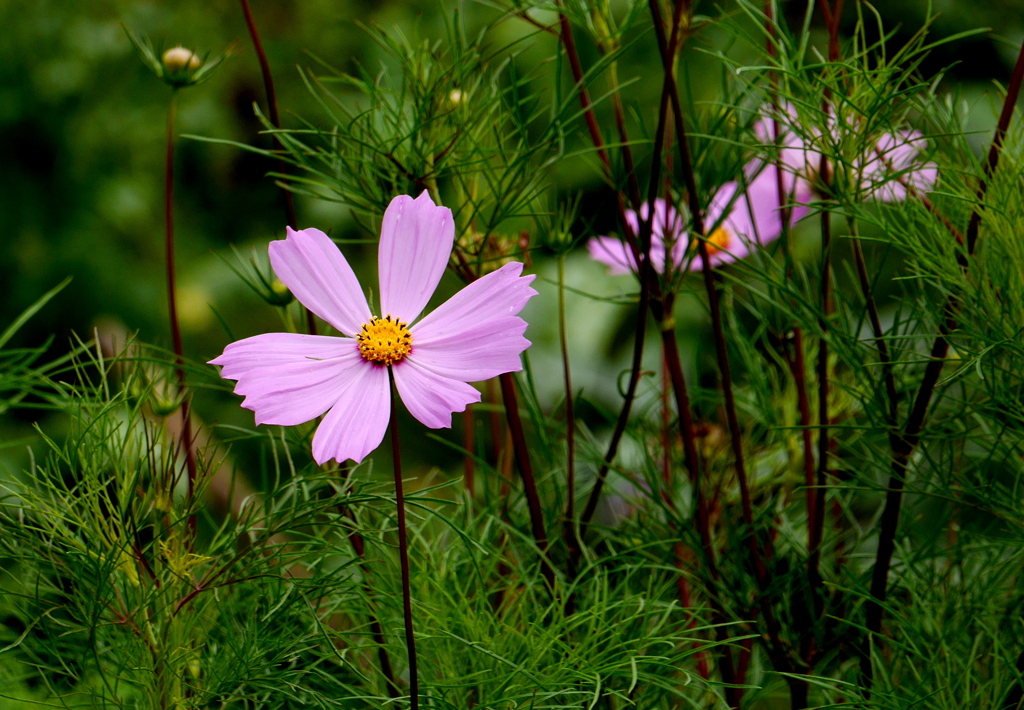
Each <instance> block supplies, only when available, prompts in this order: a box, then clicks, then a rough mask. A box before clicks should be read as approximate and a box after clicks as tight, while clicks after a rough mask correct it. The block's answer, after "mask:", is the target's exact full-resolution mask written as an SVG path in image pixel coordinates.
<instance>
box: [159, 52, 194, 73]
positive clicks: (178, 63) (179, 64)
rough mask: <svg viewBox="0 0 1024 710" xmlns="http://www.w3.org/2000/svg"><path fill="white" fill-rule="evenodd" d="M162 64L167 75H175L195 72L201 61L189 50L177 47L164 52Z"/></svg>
mask: <svg viewBox="0 0 1024 710" xmlns="http://www.w3.org/2000/svg"><path fill="white" fill-rule="evenodd" d="M163 63H164V69H166V70H167V73H168V74H171V75H175V74H182V73H185V72H190V71H195V70H196V69H198V68H199V66H200V65H201V64H202V63H203V61H202V60H201V59H200V58H199V57H197V56H196V55H195V53H194V52H192V50H191V49H185V48H184V47H180V46H179V47H172V48H171V49H168V50H167V51H166V52H164V56H163Z"/></svg>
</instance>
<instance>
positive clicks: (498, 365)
mask: <svg viewBox="0 0 1024 710" xmlns="http://www.w3.org/2000/svg"><path fill="white" fill-rule="evenodd" d="M525 331H526V321H524V320H523V319H522V318H519V317H518V316H503V317H501V318H496V319H494V320H489V321H483V322H482V323H470V324H468V327H466V329H465V330H463V331H462V332H461V333H458V334H455V335H452V336H450V337H448V338H443V339H440V340H435V341H433V342H430V343H428V344H419V343H415V336H413V337H414V341H413V342H414V345H413V351H412V354H410V355H409V357H407V358H406V360H410V361H412V362H414V363H416V364H417V365H418V366H420V367H423V368H425V369H427V370H430V371H431V372H433V373H435V374H438V375H441V376H442V377H450V378H452V379H454V380H460V381H462V382H479V381H480V380H489V379H490V378H492V377H497V376H498V375H500V374H502V373H504V372H518V371H519V370H521V369H523V365H522V362H521V361H520V359H519V355H520V354H521V353H522V352H523V351H524V350H526V349H527V348H528V347H530V341H529V340H527V339H526V338H524V337H523V333H524V332H525Z"/></svg>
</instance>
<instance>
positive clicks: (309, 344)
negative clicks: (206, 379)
mask: <svg viewBox="0 0 1024 710" xmlns="http://www.w3.org/2000/svg"><path fill="white" fill-rule="evenodd" d="M346 347H347V340H345V339H342V338H335V337H329V336H326V335H299V334H298V333H264V334H263V335H255V336H253V337H251V338H246V339H245V340H239V341H236V342H234V343H229V344H228V346H227V347H226V348H224V352H223V354H221V355H220V356H219V357H217V358H216V359H214V360H210V364H211V365H220V366H221V368H222V369H221V371H220V376H221V377H223V378H224V379H226V380H237V379H239V378H241V377H242V375H244V374H246V373H247V372H249V371H250V370H252V369H254V368H257V367H266V366H270V365H286V364H288V363H294V362H302V361H305V360H307V359H313V360H326V359H327V358H332V357H335V356H337V355H338V354H339V353H340V352H342V350H343V349H345V348H346Z"/></svg>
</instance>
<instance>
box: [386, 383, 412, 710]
mask: <svg viewBox="0 0 1024 710" xmlns="http://www.w3.org/2000/svg"><path fill="white" fill-rule="evenodd" d="M388 379H390V380H391V457H392V461H393V468H394V471H395V509H396V512H397V514H398V559H399V562H400V563H401V566H402V613H403V616H404V617H405V648H406V651H407V652H408V654H409V710H419V707H420V676H419V670H418V669H417V666H416V636H415V634H414V633H413V629H412V588H411V587H412V583H411V581H410V576H409V538H408V532H407V531H406V528H405V494H404V492H403V491H402V451H401V448H400V447H399V445H398V396H397V394H396V391H395V375H394V373H393V372H392V371H391V368H390V367H389V368H388Z"/></svg>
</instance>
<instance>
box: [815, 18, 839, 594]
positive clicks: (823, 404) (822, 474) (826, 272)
mask: <svg viewBox="0 0 1024 710" xmlns="http://www.w3.org/2000/svg"><path fill="white" fill-rule="evenodd" d="M820 5H821V8H822V12H823V13H824V15H825V22H826V24H827V25H828V58H829V61H830V62H832V63H835V62H838V61H839V20H840V19H841V17H842V14H843V0H835V4H834V5H833V6H831V7H830V6H829V4H828V2H827V0H820ZM831 101H832V91H831V89H829V88H828V87H827V86H826V88H825V97H824V101H823V102H822V112H823V113H824V115H825V120H826V121H827V120H828V116H829V111H830V109H831ZM837 120H838V118H837ZM818 174H819V175H820V177H821V183H822V185H823V187H824V190H825V193H826V196H828V193H830V192H831V184H832V173H831V166H830V165H829V162H828V158H827V157H826V155H825V153H824V152H822V154H821V159H820V162H819V164H818ZM832 311H833V305H832V213H831V212H830V211H829V210H828V209H827V208H825V209H823V210H822V212H821V318H820V319H819V321H818V324H819V328H820V330H821V340H820V341H819V343H818V367H817V379H818V469H817V476H816V480H815V488H814V516H813V517H812V518H811V521H810V530H809V531H808V539H807V552H808V556H807V581H808V584H809V585H810V588H811V594H812V596H813V598H814V600H815V604H817V599H818V592H819V590H820V588H821V584H822V579H821V570H820V564H821V542H822V539H823V537H824V534H825V494H826V492H827V478H826V475H827V473H828V466H829V450H830V446H829V436H830V434H829V423H830V422H829V413H828V394H829V369H828V352H829V347H828V332H829V318H830V317H831V315H832Z"/></svg>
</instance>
